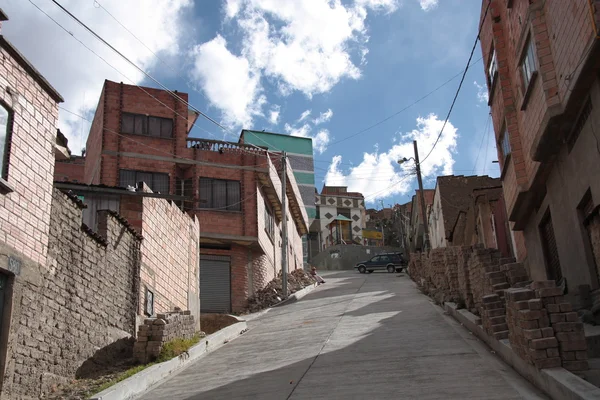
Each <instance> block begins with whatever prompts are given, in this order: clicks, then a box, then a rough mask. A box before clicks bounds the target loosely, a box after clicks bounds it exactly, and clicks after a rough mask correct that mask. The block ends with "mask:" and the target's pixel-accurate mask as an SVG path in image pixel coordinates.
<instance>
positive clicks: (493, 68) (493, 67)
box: [488, 49, 498, 90]
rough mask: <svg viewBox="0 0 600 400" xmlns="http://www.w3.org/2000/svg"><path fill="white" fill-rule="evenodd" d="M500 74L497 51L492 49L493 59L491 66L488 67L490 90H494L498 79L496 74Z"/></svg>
mask: <svg viewBox="0 0 600 400" xmlns="http://www.w3.org/2000/svg"><path fill="white" fill-rule="evenodd" d="M497 72H498V61H497V60H496V50H495V49H492V58H491V59H490V65H489V66H488V84H489V89H490V90H491V89H492V86H493V85H494V82H495V79H496V73H497Z"/></svg>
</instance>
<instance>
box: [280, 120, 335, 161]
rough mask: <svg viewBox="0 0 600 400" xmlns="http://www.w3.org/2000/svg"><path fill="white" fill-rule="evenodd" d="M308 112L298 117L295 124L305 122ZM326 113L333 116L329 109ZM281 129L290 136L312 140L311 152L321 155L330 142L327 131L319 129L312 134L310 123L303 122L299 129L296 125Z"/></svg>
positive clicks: (288, 125)
mask: <svg viewBox="0 0 600 400" xmlns="http://www.w3.org/2000/svg"><path fill="white" fill-rule="evenodd" d="M310 112H311V111H310V110H306V111H304V112H303V113H302V114H301V115H300V118H299V119H298V120H297V122H302V121H304V120H306V118H308V116H309V115H310ZM327 112H331V114H333V111H331V109H329V110H328V111H327ZM327 112H326V113H327ZM323 114H325V113H321V115H323ZM315 125H316V124H315ZM283 129H284V130H285V131H286V132H287V133H289V134H290V135H291V136H300V137H307V138H311V139H312V140H313V150H314V151H316V152H317V153H318V154H322V153H324V152H325V150H327V146H328V145H329V142H330V140H331V137H330V134H329V130H327V129H320V130H319V131H318V132H317V133H315V134H312V130H313V127H312V126H311V124H310V122H304V123H303V124H302V125H301V126H299V127H298V126H296V125H290V124H289V123H286V124H285V125H284V126H283Z"/></svg>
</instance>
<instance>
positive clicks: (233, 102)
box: [191, 35, 266, 125]
mask: <svg viewBox="0 0 600 400" xmlns="http://www.w3.org/2000/svg"><path fill="white" fill-rule="evenodd" d="M193 54H194V65H193V68H192V72H191V73H192V76H193V77H194V78H196V79H198V80H200V81H201V82H202V86H203V87H204V91H205V92H206V94H207V96H208V98H209V99H210V101H211V103H212V104H213V105H215V106H217V107H219V108H220V109H222V110H224V117H225V123H226V124H228V125H236V124H237V123H241V124H242V125H250V124H251V123H252V117H254V116H257V115H261V116H262V115H263V113H262V106H263V105H264V104H265V102H266V98H265V96H264V95H261V92H262V89H261V87H260V82H259V81H260V76H259V75H258V74H256V73H254V72H253V71H252V69H251V68H250V65H249V64H248V60H246V59H245V58H244V57H238V56H236V55H234V54H232V53H231V52H230V51H229V50H228V49H227V42H226V41H225V39H224V38H223V37H222V36H220V35H217V37H216V38H214V39H213V40H211V41H210V42H206V43H203V44H201V45H198V46H196V47H195V48H194V50H193Z"/></svg>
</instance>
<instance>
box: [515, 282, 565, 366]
mask: <svg viewBox="0 0 600 400" xmlns="http://www.w3.org/2000/svg"><path fill="white" fill-rule="evenodd" d="M505 294H506V322H507V324H508V330H509V336H508V337H509V340H510V344H511V347H512V349H513V351H514V352H515V353H517V354H518V355H519V357H521V358H522V359H523V360H525V361H527V362H529V363H530V364H533V365H535V366H536V367H537V368H540V369H541V368H554V367H560V365H561V359H560V355H559V351H558V341H557V340H556V337H555V336H554V329H552V327H551V326H550V318H548V313H547V311H546V310H545V309H544V308H543V306H544V304H543V300H542V299H539V298H537V299H536V298H535V296H536V292H534V291H533V290H530V289H521V288H515V289H509V290H507V291H506V292H505ZM542 294H543V293H542Z"/></svg>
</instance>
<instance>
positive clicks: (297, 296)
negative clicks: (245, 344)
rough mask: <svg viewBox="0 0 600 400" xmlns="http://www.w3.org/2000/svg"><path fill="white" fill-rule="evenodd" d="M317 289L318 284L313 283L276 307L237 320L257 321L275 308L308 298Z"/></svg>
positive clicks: (239, 317) (275, 305)
mask: <svg viewBox="0 0 600 400" xmlns="http://www.w3.org/2000/svg"><path fill="white" fill-rule="evenodd" d="M316 287H317V284H316V283H313V284H312V285H308V286H306V287H304V288H303V289H300V290H298V291H297V292H294V293H292V294H291V295H290V297H288V298H287V299H285V300H282V301H280V302H279V303H277V304H274V305H272V306H271V307H269V308H265V309H264V310H260V311H257V312H255V313H252V314H246V315H240V316H236V318H238V319H240V320H242V321H252V320H255V319H256V318H259V317H262V316H263V315H265V314H266V313H268V312H269V311H271V310H272V309H273V308H275V307H279V306H283V305H286V304H288V303H295V302H296V301H298V300H300V299H301V298H303V297H304V296H306V295H307V294H309V293H310V292H312V291H313V290H314V289H315V288H316Z"/></svg>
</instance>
